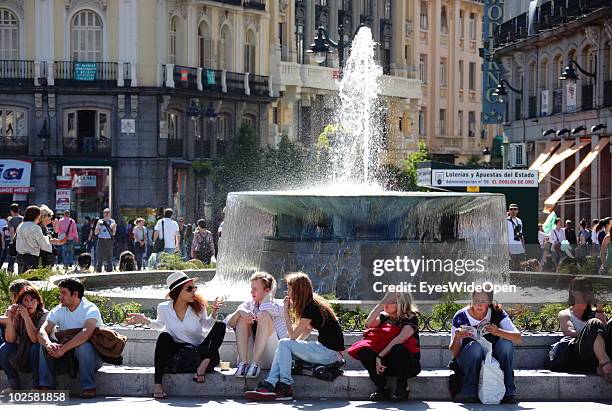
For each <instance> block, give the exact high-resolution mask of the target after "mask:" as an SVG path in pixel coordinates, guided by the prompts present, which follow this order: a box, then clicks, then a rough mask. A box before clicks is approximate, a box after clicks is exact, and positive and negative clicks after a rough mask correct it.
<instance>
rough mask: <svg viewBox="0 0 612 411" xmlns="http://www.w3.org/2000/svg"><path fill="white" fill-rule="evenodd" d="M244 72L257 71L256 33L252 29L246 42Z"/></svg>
mask: <svg viewBox="0 0 612 411" xmlns="http://www.w3.org/2000/svg"><path fill="white" fill-rule="evenodd" d="M244 72H245V73H255V35H254V34H253V32H252V31H250V30H249V32H248V33H247V35H246V41H245V43H244Z"/></svg>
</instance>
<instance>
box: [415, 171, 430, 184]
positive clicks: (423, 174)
mask: <svg viewBox="0 0 612 411" xmlns="http://www.w3.org/2000/svg"><path fill="white" fill-rule="evenodd" d="M417 185H418V186H421V187H428V186H431V168H418V169H417Z"/></svg>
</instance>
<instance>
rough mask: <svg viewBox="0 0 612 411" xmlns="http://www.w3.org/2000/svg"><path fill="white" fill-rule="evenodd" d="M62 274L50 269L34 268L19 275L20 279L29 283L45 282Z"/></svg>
mask: <svg viewBox="0 0 612 411" xmlns="http://www.w3.org/2000/svg"><path fill="white" fill-rule="evenodd" d="M60 274H62V272H61V271H59V270H54V269H53V268H51V267H43V268H34V269H31V270H28V271H26V272H25V273H23V274H22V275H21V278H23V279H25V280H29V281H47V280H48V279H49V278H51V277H53V276H54V275H60Z"/></svg>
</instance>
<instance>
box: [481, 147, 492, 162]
mask: <svg viewBox="0 0 612 411" xmlns="http://www.w3.org/2000/svg"><path fill="white" fill-rule="evenodd" d="M482 159H483V160H484V162H485V164H486V165H487V166H488V165H489V164H491V151H489V147H485V148H484V150H482Z"/></svg>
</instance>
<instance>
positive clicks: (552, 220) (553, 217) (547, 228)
mask: <svg viewBox="0 0 612 411" xmlns="http://www.w3.org/2000/svg"><path fill="white" fill-rule="evenodd" d="M556 223H557V214H555V212H554V211H553V212H551V213H550V214H549V215H548V217H547V218H546V221H544V224H542V229H543V230H544V234H546V235H550V233H551V231H552V230H554V229H555V224H556Z"/></svg>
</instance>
